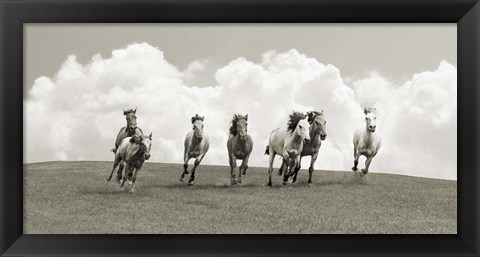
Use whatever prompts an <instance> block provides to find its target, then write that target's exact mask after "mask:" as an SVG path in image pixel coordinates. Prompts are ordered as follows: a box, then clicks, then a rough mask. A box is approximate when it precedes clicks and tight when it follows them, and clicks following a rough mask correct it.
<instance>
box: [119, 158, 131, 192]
mask: <svg viewBox="0 0 480 257" xmlns="http://www.w3.org/2000/svg"><path fill="white" fill-rule="evenodd" d="M130 169H131V167H130V164H128V163H125V173H124V174H123V179H122V183H121V184H120V187H123V186H124V185H125V182H126V181H127V179H128V174H129V173H130Z"/></svg>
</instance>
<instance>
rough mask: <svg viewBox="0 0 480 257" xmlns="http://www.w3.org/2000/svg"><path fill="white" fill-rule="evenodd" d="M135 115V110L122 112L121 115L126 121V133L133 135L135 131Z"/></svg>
mask: <svg viewBox="0 0 480 257" xmlns="http://www.w3.org/2000/svg"><path fill="white" fill-rule="evenodd" d="M136 113H137V108H135V109H128V110H123V115H125V117H126V119H127V131H128V132H130V133H135V130H136V129H137V116H136V115H135V114H136Z"/></svg>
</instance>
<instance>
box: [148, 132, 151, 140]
mask: <svg viewBox="0 0 480 257" xmlns="http://www.w3.org/2000/svg"><path fill="white" fill-rule="evenodd" d="M148 139H150V140H152V132H150V135H149V136H148Z"/></svg>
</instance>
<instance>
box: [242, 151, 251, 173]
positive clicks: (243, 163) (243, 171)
mask: <svg viewBox="0 0 480 257" xmlns="http://www.w3.org/2000/svg"><path fill="white" fill-rule="evenodd" d="M248 157H250V155H247V157H245V158H244V159H243V162H242V165H240V168H241V169H242V175H244V176H245V175H247V169H248ZM242 167H243V168H242Z"/></svg>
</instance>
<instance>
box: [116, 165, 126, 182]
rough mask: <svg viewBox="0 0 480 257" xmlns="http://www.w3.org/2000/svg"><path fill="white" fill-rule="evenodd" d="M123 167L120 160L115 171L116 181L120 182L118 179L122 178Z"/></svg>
mask: <svg viewBox="0 0 480 257" xmlns="http://www.w3.org/2000/svg"><path fill="white" fill-rule="evenodd" d="M124 167H125V165H124V161H121V162H120V167H119V168H118V171H117V182H120V180H121V179H122V171H123V168H124Z"/></svg>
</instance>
